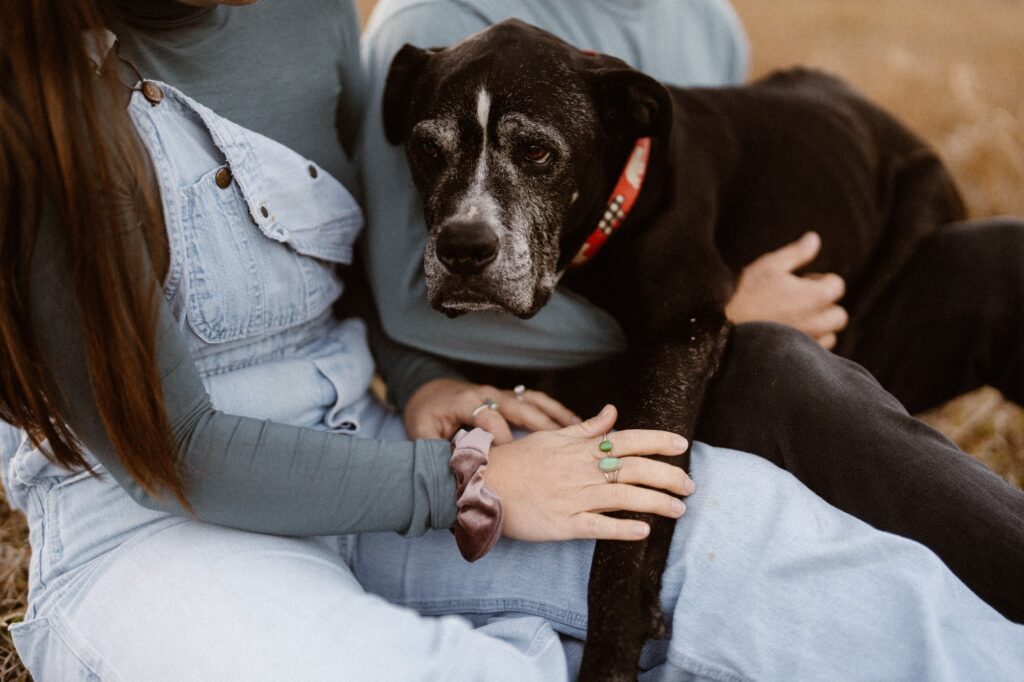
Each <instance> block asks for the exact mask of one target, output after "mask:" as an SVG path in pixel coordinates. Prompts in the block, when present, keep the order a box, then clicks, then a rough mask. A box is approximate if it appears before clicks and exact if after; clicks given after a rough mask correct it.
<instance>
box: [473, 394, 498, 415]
mask: <svg viewBox="0 0 1024 682" xmlns="http://www.w3.org/2000/svg"><path fill="white" fill-rule="evenodd" d="M497 409H498V403H496V402H494V401H493V400H491V399H490V398H484V401H483V402H482V403H480V404H479V405H477V406H476V408H475V409H474V410H473V412H472V413H471V414H470V417H472V418H473V419H476V416H477V415H478V414H480V413H481V412H483V411H484V410H497Z"/></svg>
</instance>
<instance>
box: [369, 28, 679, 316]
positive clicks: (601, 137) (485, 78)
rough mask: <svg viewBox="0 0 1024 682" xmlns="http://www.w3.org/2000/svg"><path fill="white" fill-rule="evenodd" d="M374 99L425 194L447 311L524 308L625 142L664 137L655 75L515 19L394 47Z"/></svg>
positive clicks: (548, 276)
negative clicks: (446, 41)
mask: <svg viewBox="0 0 1024 682" xmlns="http://www.w3.org/2000/svg"><path fill="white" fill-rule="evenodd" d="M383 106H384V128H385V133H386V135H387V138H388V140H389V141H390V142H391V143H392V144H402V143H404V144H405V148H406V154H407V156H408V160H409V165H410V168H411V169H412V175H413V179H414V181H415V183H416V187H417V188H418V190H419V191H420V194H421V196H422V198H423V204H424V207H423V209H424V217H425V219H426V224H427V229H428V231H429V235H428V239H427V246H426V250H425V253H424V269H425V271H426V277H427V292H428V296H429V298H430V302H431V304H432V305H433V306H434V307H435V308H437V309H438V310H441V311H443V312H445V313H447V314H449V315H452V316H454V315H458V314H461V313H465V312H469V311H472V310H486V309H504V310H508V311H510V312H512V313H515V314H516V315H519V316H520V317H530V316H532V315H534V314H536V312H537V311H538V310H540V308H541V307H542V306H543V305H544V304H545V303H546V302H547V300H548V298H549V297H550V295H551V292H552V291H553V290H554V287H555V284H556V283H557V282H558V279H559V277H560V276H561V273H562V271H563V270H564V268H565V267H566V265H567V264H568V262H569V261H570V260H571V258H572V256H573V255H574V254H575V253H576V251H577V250H578V249H579V247H580V245H581V244H582V243H583V241H584V240H585V239H586V237H587V235H588V234H589V233H590V231H591V230H593V229H594V226H595V225H596V223H597V216H599V215H600V213H601V211H602V210H603V208H604V202H605V200H606V199H607V196H606V195H607V193H608V192H609V191H610V189H611V187H612V186H613V185H614V181H615V178H616V177H617V176H618V173H619V171H620V170H621V167H622V163H623V162H624V160H625V159H626V157H627V155H628V153H629V150H631V149H632V147H633V144H634V142H635V140H636V138H638V137H642V136H654V137H665V136H667V134H668V128H669V125H670V118H671V100H670V98H669V96H668V92H667V90H666V89H665V88H664V86H662V85H661V84H660V83H658V82H657V81H655V80H653V79H651V78H649V77H648V76H645V75H643V74H641V73H640V72H638V71H636V70H634V69H632V68H630V67H629V66H627V65H626V64H625V63H624V62H622V61H620V60H618V59H614V58H612V57H608V56H605V55H599V54H594V53H586V52H582V51H580V50H577V49H576V48H573V47H571V46H570V45H568V44H566V43H564V42H562V41H561V40H559V39H558V38H556V37H555V36H553V35H551V34H550V33H547V32H545V31H542V30H540V29H538V28H535V27H533V26H530V25H528V24H525V23H522V22H520V21H516V20H508V21H504V22H502V23H500V24H496V25H494V26H492V27H490V28H488V29H486V30H484V31H482V32H480V33H477V34H475V35H473V36H470V37H469V38H466V39H465V40H463V41H462V42H460V43H458V44H456V45H453V46H452V47H448V48H442V49H429V50H425V49H420V48H417V47H413V46H412V45H406V46H405V47H403V48H402V49H401V50H400V51H399V52H398V54H397V55H396V56H395V58H394V61H392V63H391V71H390V73H389V74H388V79H387V84H386V88H385V92H384V104H383Z"/></svg>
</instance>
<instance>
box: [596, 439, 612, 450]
mask: <svg viewBox="0 0 1024 682" xmlns="http://www.w3.org/2000/svg"><path fill="white" fill-rule="evenodd" d="M597 447H599V448H601V452H611V451H612V447H613V446H612V442H611V441H610V440H608V439H607V438H605V439H604V440H603V441H601V442H600V443H599V444H598V446H597Z"/></svg>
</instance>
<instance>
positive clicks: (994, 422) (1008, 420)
mask: <svg viewBox="0 0 1024 682" xmlns="http://www.w3.org/2000/svg"><path fill="white" fill-rule="evenodd" d="M734 3H735V5H736V7H737V9H738V11H739V13H740V15H741V16H742V18H743V20H744V22H745V23H746V25H747V29H748V31H749V32H750V37H751V42H752V45H753V55H754V75H755V76H756V75H759V74H763V73H765V72H766V71H769V70H771V69H772V68H775V67H779V66H786V65H791V64H810V65H814V66H819V67H823V68H825V69H828V70H830V71H833V72H835V73H837V74H839V75H842V76H843V77H845V78H847V79H849V80H850V81H852V82H853V83H854V84H855V85H857V86H858V87H859V88H860V89H861V90H863V91H864V92H866V93H867V94H869V95H870V96H872V97H873V98H875V99H876V100H878V101H879V102H881V103H882V104H883V105H885V106H886V107H888V108H889V109H890V110H892V111H894V112H896V113H897V114H899V115H900V116H901V117H902V118H904V119H905V120H906V121H907V122H908V123H909V124H910V125H911V126H912V127H913V128H915V129H916V130H917V131H918V132H920V133H921V134H922V135H924V136H925V137H926V138H927V139H929V140H930V141H931V142H932V143H933V144H934V145H935V146H936V147H937V148H938V149H939V151H940V152H941V153H942V155H943V157H944V158H945V159H946V161H947V162H948V163H949V164H950V166H951V167H952V168H953V171H954V173H955V174H956V176H957V178H958V180H959V182H960V184H961V187H962V188H963V190H964V193H965V194H966V196H967V200H968V203H969V205H970V209H971V212H972V214H973V215H974V216H975V217H983V216H990V215H997V214H1006V213H1012V214H1016V215H1024V40H1022V36H1024V2H1019V1H1018V0H973V1H969V0H929V2H926V3H925V2H907V1H906V0H773V1H772V2H765V1H764V0H734ZM581 4H585V3H581ZM359 5H360V9H361V10H362V12H363V15H364V17H365V15H366V14H367V13H368V11H369V9H370V8H371V7H372V5H373V1H372V0H359ZM924 417H925V418H926V419H927V420H928V421H929V422H930V423H932V424H934V425H935V426H937V427H938V428H940V429H941V430H942V431H943V432H945V433H946V434H947V435H949V436H950V437H951V438H953V439H954V440H956V441H957V442H958V443H960V445H961V446H962V447H964V448H965V449H967V450H968V451H969V452H971V453H972V454H974V455H975V456H977V457H979V458H980V459H981V460H982V461H984V462H985V463H986V464H988V465H989V466H991V467H992V468H993V469H995V470H996V471H997V472H999V474H1000V475H1002V476H1004V477H1005V478H1006V479H1007V480H1009V481H1011V482H1012V483H1014V484H1015V485H1018V486H1022V487H1024V411H1022V410H1021V409H1020V408H1018V407H1016V406H1014V405H1011V404H1009V403H1007V402H1005V401H1004V400H1002V398H1001V397H1000V396H999V395H998V394H997V393H995V392H994V391H991V390H983V391H979V392H977V393H974V394H972V395H970V396H965V397H963V398H960V399H958V400H956V401H953V402H952V403H950V404H949V405H947V406H945V407H944V408H942V409H939V410H936V411H934V412H932V413H930V414H928V415H924ZM27 559H28V549H27V533H26V530H25V528H24V524H23V522H22V519H21V517H20V515H17V514H12V513H10V510H9V509H8V508H7V506H6V504H5V503H4V501H3V499H2V496H0V622H11V621H14V620H17V619H18V618H19V617H20V614H21V613H22V612H23V609H24V592H25V586H26V569H25V566H26V563H27ZM26 679H27V675H26V674H25V672H24V671H23V670H22V669H21V667H20V666H19V665H18V661H17V658H16V656H15V655H14V653H13V649H12V647H11V643H10V639H9V636H8V635H7V633H6V630H3V629H0V682H13V681H21V680H26Z"/></svg>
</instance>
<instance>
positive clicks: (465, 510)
mask: <svg viewBox="0 0 1024 682" xmlns="http://www.w3.org/2000/svg"><path fill="white" fill-rule="evenodd" d="M493 439H494V436H492V435H491V434H490V433H488V432H487V431H484V430H483V429H473V430H472V431H469V432H466V431H459V432H458V433H457V434H455V437H454V438H453V439H452V457H451V460H450V462H449V464H448V466H449V468H450V469H451V471H452V473H453V474H454V475H455V485H456V490H455V504H456V508H457V511H456V518H455V528H454V532H455V542H456V544H457V545H458V546H459V552H461V553H462V556H463V558H465V559H466V561H476V560H477V559H479V558H481V557H482V556H484V555H485V554H487V552H489V551H490V550H491V548H492V547H494V545H495V543H497V541H498V538H499V537H500V536H501V530H502V525H503V520H504V514H503V510H502V506H501V499H500V498H499V497H498V496H497V494H496V493H495V492H494V491H493V490H492V489H491V488H489V487H488V486H487V484H486V482H485V481H484V475H483V474H484V471H485V470H486V469H487V464H488V460H489V456H490V449H491V442H492V441H493Z"/></svg>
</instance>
